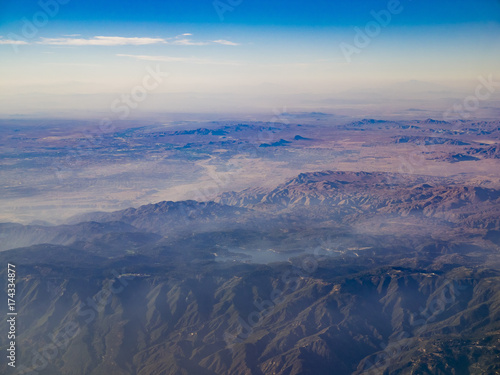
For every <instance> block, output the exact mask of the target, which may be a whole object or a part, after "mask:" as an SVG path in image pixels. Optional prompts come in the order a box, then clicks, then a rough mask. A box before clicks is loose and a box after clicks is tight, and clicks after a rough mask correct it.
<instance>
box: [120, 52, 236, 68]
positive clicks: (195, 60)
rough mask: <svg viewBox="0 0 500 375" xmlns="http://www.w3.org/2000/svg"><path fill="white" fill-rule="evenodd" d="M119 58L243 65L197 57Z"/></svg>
mask: <svg viewBox="0 0 500 375" xmlns="http://www.w3.org/2000/svg"><path fill="white" fill-rule="evenodd" d="M116 56H119V57H130V58H133V59H137V60H143V61H161V62H172V63H175V62H180V63H186V64H201V65H233V66H236V65H241V64H239V63H237V62H234V61H218V60H211V59H202V58H197V57H175V56H149V55H125V54H117V55H116Z"/></svg>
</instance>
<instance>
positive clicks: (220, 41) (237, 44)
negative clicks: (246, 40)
mask: <svg viewBox="0 0 500 375" xmlns="http://www.w3.org/2000/svg"><path fill="white" fill-rule="evenodd" d="M212 43H217V44H223V45H225V46H239V45H240V44H239V43H235V42H231V41H230V40H224V39H218V40H212Z"/></svg>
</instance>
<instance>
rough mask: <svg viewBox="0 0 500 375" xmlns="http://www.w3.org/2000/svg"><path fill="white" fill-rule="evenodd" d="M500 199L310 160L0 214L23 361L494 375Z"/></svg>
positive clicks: (184, 369) (154, 369)
mask: <svg viewBox="0 0 500 375" xmlns="http://www.w3.org/2000/svg"><path fill="white" fill-rule="evenodd" d="M499 204H500V191H499V190H496V189H493V188H489V187H484V186H481V184H472V183H468V184H464V183H459V182H457V181H456V180H454V179H450V178H445V177H432V176H424V175H401V174H396V173H387V172H350V171H320V172H306V173H300V174H299V175H297V176H296V177H295V178H291V179H289V180H287V181H286V182H284V183H282V184H280V185H278V186H276V187H274V188H268V189H266V188H258V189H255V188H249V189H244V190H242V191H240V192H230V193H229V192H228V193H223V194H221V195H220V196H219V197H217V198H216V199H215V201H207V202H195V201H178V202H171V201H168V202H159V203H156V204H148V205H145V206H140V207H138V208H129V209H125V210H120V211H115V212H95V213H87V214H84V215H78V216H75V217H73V218H71V219H69V220H68V223H67V224H64V225H57V226H54V225H52V226H47V225H21V224H14V223H4V224H2V225H1V226H0V235H1V236H2V237H1V238H2V246H3V249H4V251H3V252H1V253H0V258H1V259H2V262H3V263H4V264H5V263H7V262H10V263H13V264H16V267H17V269H18V282H17V304H18V306H19V316H20V317H22V319H20V320H19V323H18V332H19V333H18V335H19V336H18V341H17V348H18V355H19V363H22V364H23V365H22V366H21V367H20V368H19V369H18V371H19V372H18V373H19V374H47V375H48V374H50V375H63V374H71V375H78V374H81V375H84V374H85V375H88V374H90V375H99V374H103V375H104V374H142V375H149V374H169V375H170V374H190V375H191V374H212V375H215V374H217V375H219V374H220V375H233V374H252V375H253V374H262V375H264V374H265V375H267V374H283V375H285V374H287V375H299V374H331V373H332V369H335V374H340V375H342V374H385V373H387V374H416V373H418V374H497V373H499V372H500V361H499V359H498V358H499V356H500V283H499V281H500V258H499V249H500V248H499V244H500V224H499V211H498V210H499V207H500V205H499ZM2 275H3V277H5V270H2ZM5 303H6V302H5V301H3V302H2V306H3V307H2V309H4V310H5V309H6V306H5ZM0 329H1V330H2V331H5V330H6V329H7V322H6V321H2V322H1V323H0ZM0 340H2V341H0V343H1V347H2V349H5V348H6V347H7V343H6V341H5V338H4V337H1V339H0ZM1 371H2V372H5V371H8V370H7V368H6V367H5V366H4V367H3V368H2V370H1Z"/></svg>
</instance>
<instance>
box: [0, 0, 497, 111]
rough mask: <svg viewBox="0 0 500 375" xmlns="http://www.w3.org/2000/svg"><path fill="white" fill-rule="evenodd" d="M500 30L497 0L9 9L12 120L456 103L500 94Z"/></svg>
mask: <svg viewBox="0 0 500 375" xmlns="http://www.w3.org/2000/svg"><path fill="white" fill-rule="evenodd" d="M499 21H500V1H498V0H469V1H459V0H458V1H457V0H440V1H435V0H418V1H417V0H413V1H410V0H406V1H405V0H402V1H397V0H390V1H377V0H371V1H369V0H363V1H361V0H358V1H356V0H352V1H347V0H342V1H340V0H339V1H331V0H329V1H326V0H325V1H323V0H322V1H314V0H313V1H307V2H306V1H293V0H266V1H264V0H215V1H213V0H163V1H152V0H143V1H141V2H137V1H129V0H121V1H114V0H113V1H102V0H101V1H96V0H85V1H83V0H59V1H57V0H50V1H47V2H44V1H43V0H41V1H39V2H36V1H29V0H3V1H1V2H0V61H1V63H0V85H1V87H2V93H1V94H0V99H2V104H0V114H3V115H5V114H8V115H12V114H29V113H41V112H44V113H50V111H54V112H57V111H64V110H73V109H74V110H84V111H85V110H87V111H92V110H93V109H95V110H106V108H108V109H109V108H110V105H111V103H113V101H114V100H115V99H116V98H120V95H121V94H123V93H125V94H130V93H132V92H133V91H134V90H135V95H136V96H135V98H136V99H137V100H136V101H137V104H138V106H140V107H142V108H143V109H151V110H175V109H182V110H193V111H195V110H197V109H199V110H204V109H205V110H206V109H211V110H224V109H226V108H228V107H232V108H242V109H244V108H250V107H252V106H261V107H262V106H265V103H264V104H263V103H260V102H258V98H271V97H272V98H274V102H273V105H277V104H278V103H281V102H286V101H287V100H288V101H290V102H291V103H292V105H297V103H300V102H301V101H303V102H306V101H308V100H309V101H312V102H314V101H316V102H320V101H321V100H322V98H328V97H331V96H332V95H333V96H335V95H337V96H336V97H338V96H339V95H346V96H349V95H348V94H349V93H351V94H352V95H358V93H360V92H366V93H368V95H369V94H370V93H373V92H382V91H383V90H386V89H387V88H389V90H392V91H391V92H393V93H396V94H397V91H398V89H397V87H398V85H399V87H400V88H401V90H406V91H408V90H410V91H411V90H416V91H419V92H427V91H434V92H440V91H441V92H443V93H446V95H448V96H450V95H451V96H452V95H453V92H459V91H460V92H462V91H465V92H466V90H467V89H468V88H469V87H470V88H473V87H474V85H476V84H477V79H478V77H479V76H484V77H488V76H489V75H493V77H497V80H499V81H500V69H499V66H500V64H499V62H500V25H499ZM361 34H363V35H361ZM151 70H153V71H156V72H158V71H160V72H162V73H161V74H160V73H156V75H157V76H158V75H159V76H160V78H159V79H156V80H155V76H154V74H153V76H152V74H151ZM167 73H168V76H167ZM138 86H139V88H138ZM141 87H142V88H143V89H141ZM143 91H146V92H147V94H146V95H147V97H142V96H141V95H142V93H143ZM345 93H347V94H345ZM174 94H175V95H174ZM443 95H444V94H443ZM446 95H445V96H446ZM292 97H293V98H295V99H294V100H292V99H290V98H292ZM113 98H115V99H113ZM256 98H257V99H256ZM279 98H280V100H281V101H280V100H279ZM287 98H288V99H287ZM120 100H121V99H120ZM193 103H196V106H197V108H193V106H194V105H195V104H193ZM135 104H136V103H132V104H130V106H131V107H132V108H134V107H133V105H135ZM139 104H140V105H139ZM204 104H205V105H204ZM116 107H117V105H115V108H116Z"/></svg>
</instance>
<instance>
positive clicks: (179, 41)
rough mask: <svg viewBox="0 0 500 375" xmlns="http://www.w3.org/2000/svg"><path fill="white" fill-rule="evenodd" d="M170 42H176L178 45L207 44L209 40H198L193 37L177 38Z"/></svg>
mask: <svg viewBox="0 0 500 375" xmlns="http://www.w3.org/2000/svg"><path fill="white" fill-rule="evenodd" d="M169 44H175V45H176V46H206V45H207V44H209V43H207V42H196V41H194V40H191V39H187V38H184V39H175V40H173V41H172V42H169Z"/></svg>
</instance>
